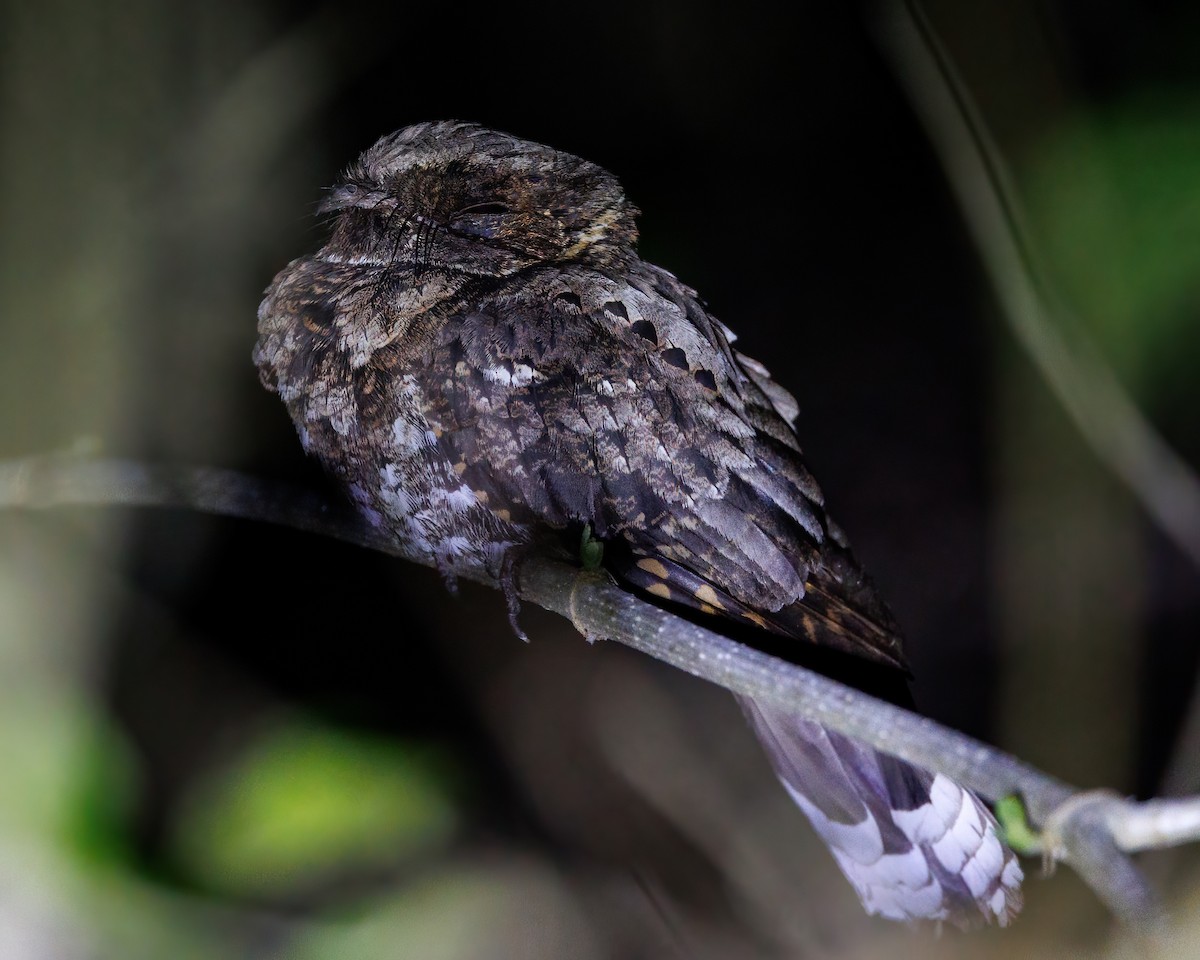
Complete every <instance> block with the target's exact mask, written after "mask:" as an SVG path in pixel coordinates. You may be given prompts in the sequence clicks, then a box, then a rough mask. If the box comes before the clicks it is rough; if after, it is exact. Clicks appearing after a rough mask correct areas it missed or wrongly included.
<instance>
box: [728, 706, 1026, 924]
mask: <svg viewBox="0 0 1200 960" xmlns="http://www.w3.org/2000/svg"><path fill="white" fill-rule="evenodd" d="M739 700H740V702H741V705H742V709H743V710H744V712H745V714H746V717H747V719H748V720H749V722H750V725H751V726H752V727H753V728H754V731H755V732H756V733H757V734H758V737H759V740H760V741H762V744H763V746H764V747H765V748H766V751H767V753H768V755H769V756H770V758H771V763H772V765H773V766H774V768H775V772H776V774H777V775H778V776H779V779H780V780H781V781H782V783H783V785H784V787H785V788H786V789H787V791H788V793H789V794H790V795H791V796H792V799H793V800H795V802H796V804H797V805H798V806H799V807H800V809H801V810H803V811H804V813H805V814H806V815H807V816H808V818H809V820H811V821H812V824H813V826H814V827H815V828H816V830H817V833H818V834H820V836H821V838H822V839H823V840H824V841H825V842H826V843H827V844H828V845H829V848H830V850H831V852H832V853H833V856H834V859H835V860H837V863H838V866H840V867H841V869H842V872H843V873H844V874H845V875H846V878H847V879H848V880H849V881H850V883H851V885H852V886H853V887H854V889H855V890H856V891H857V892H858V895H859V898H860V899H861V900H862V903H863V906H864V907H865V908H866V910H867V912H868V913H872V914H878V915H880V916H883V917H887V918H889V919H892V920H922V919H932V920H946V921H949V922H951V923H954V924H956V925H958V926H975V925H978V924H979V923H981V922H985V923H991V922H995V923H998V924H1000V925H1001V926H1005V925H1006V924H1007V923H1008V922H1009V920H1011V919H1012V918H1013V917H1014V916H1015V915H1016V914H1017V912H1018V911H1019V910H1020V909H1021V880H1022V873H1021V867H1020V865H1019V864H1018V863H1017V859H1016V857H1015V855H1014V854H1013V852H1012V851H1011V850H1009V849H1008V847H1006V846H1005V845H1004V843H1003V842H1002V841H1001V840H1000V837H999V827H998V825H997V823H996V820H995V818H994V817H993V816H992V814H991V811H989V810H988V808H987V807H986V806H984V804H983V803H982V802H981V801H980V800H979V798H978V797H976V796H975V795H974V794H973V793H971V792H970V791H969V790H966V789H964V788H963V787H960V786H959V785H958V784H956V783H955V782H954V781H953V780H950V779H949V778H948V777H945V776H942V775H941V774H936V775H935V774H931V773H929V772H928V771H926V770H921V769H919V768H917V767H913V766H911V765H909V764H907V763H905V762H904V761H902V760H898V759H896V758H895V757H892V756H890V755H888V754H883V753H879V752H877V751H875V750H874V749H873V748H871V747H867V746H865V745H863V744H861V743H858V742H857V741H854V740H851V739H849V738H848V737H845V736H842V735H841V734H838V733H834V732H832V731H829V730H826V729H825V728H823V727H821V726H819V725H818V724H815V723H812V722H811V721H808V720H804V719H802V718H800V717H797V716H795V715H794V714H791V713H788V712H787V711H786V710H781V709H778V708H775V707H772V706H769V705H765V704H760V703H757V702H756V701H754V700H750V699H748V698H739Z"/></svg>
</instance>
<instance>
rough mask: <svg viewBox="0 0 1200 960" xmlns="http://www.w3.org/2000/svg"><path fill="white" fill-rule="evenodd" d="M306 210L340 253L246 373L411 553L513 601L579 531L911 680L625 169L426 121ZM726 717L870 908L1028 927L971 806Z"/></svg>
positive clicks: (1003, 863)
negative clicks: (521, 580) (663, 264)
mask: <svg viewBox="0 0 1200 960" xmlns="http://www.w3.org/2000/svg"><path fill="white" fill-rule="evenodd" d="M319 210H320V212H321V213H322V214H324V215H327V216H328V217H330V218H331V220H332V229H331V231H330V233H329V238H328V241H327V242H326V243H325V245H324V246H323V247H321V248H320V250H318V251H317V252H316V253H315V254H312V255H310V256H303V257H300V258H298V259H296V260H293V261H292V262H291V263H289V264H288V265H287V266H286V267H285V268H284V269H283V270H281V271H280V272H279V274H278V275H277V276H276V277H275V278H274V280H273V281H272V283H271V284H270V286H269V287H268V288H267V290H266V292H265V294H264V297H263V300H262V303H261V305H260V307H259V311H258V340H257V343H256V344H255V347H254V362H255V364H256V366H257V368H258V371H259V375H260V378H261V380H262V382H263V384H264V386H266V387H267V389H269V390H271V391H274V392H276V393H277V394H278V395H279V396H280V398H281V399H282V401H283V402H284V404H285V405H286V407H287V410H288V412H289V414H290V416H291V418H292V421H293V423H294V425H295V427H296V429H297V432H298V434H299V437H300V441H301V444H302V446H303V447H304V449H305V450H306V451H307V452H308V453H309V454H310V455H311V456H313V457H315V458H316V459H317V460H319V461H320V462H321V463H322V464H323V466H324V467H325V469H326V470H327V471H328V472H329V473H330V474H331V475H332V476H333V477H334V478H336V480H337V481H338V482H339V483H340V484H341V486H342V488H343V489H344V490H345V492H346V494H347V495H348V497H349V498H350V499H351V500H352V501H353V502H354V503H355V504H356V506H357V507H358V509H359V510H360V511H361V512H362V514H363V516H364V517H365V519H366V520H367V521H368V522H369V523H370V524H371V525H372V526H373V527H374V528H375V529H377V530H378V531H380V532H381V533H383V534H384V535H385V536H386V537H388V538H390V539H392V540H394V542H396V543H397V544H399V545H402V546H403V548H404V550H405V552H406V554H407V555H409V556H412V557H415V558H416V559H419V560H421V561H423V562H425V563H428V564H430V565H433V566H435V567H436V568H437V569H438V570H440V571H441V573H442V574H443V575H444V576H445V577H446V579H447V581H448V582H449V583H453V580H454V578H455V577H457V576H459V575H463V574H470V575H471V576H473V577H474V578H476V579H485V580H488V581H490V582H493V583H494V584H496V585H498V586H501V587H502V588H504V589H505V590H506V593H508V594H509V596H510V599H511V598H513V597H514V596H515V592H516V590H515V587H514V576H515V571H519V563H520V560H521V558H522V557H524V556H528V555H529V554H530V553H539V552H545V551H550V552H554V551H557V552H558V553H559V554H561V553H562V552H563V551H564V550H566V549H567V547H565V546H564V545H565V544H569V543H571V542H575V543H578V540H579V538H580V537H581V536H582V537H585V538H590V539H592V540H594V541H597V542H598V543H599V544H600V545H601V546H602V550H603V554H602V555H603V564H604V566H605V567H606V569H608V571H609V573H610V574H611V575H612V576H613V577H614V578H615V580H616V581H617V582H618V583H619V584H620V585H621V586H623V587H624V588H626V589H628V590H629V591H630V592H631V593H635V594H637V595H639V596H640V597H642V598H643V599H645V600H646V601H647V602H653V603H658V604H661V605H664V606H667V607H670V608H672V609H675V610H679V611H683V612H686V614H687V615H688V616H691V617H695V618H698V619H700V620H702V621H704V622H706V623H708V624H710V625H715V626H718V627H726V628H728V629H729V630H730V631H731V632H732V633H733V634H736V635H737V636H739V637H749V638H751V640H750V642H753V638H754V637H759V638H763V639H764V640H766V639H767V638H769V639H770V640H771V641H772V642H775V643H780V642H782V643H785V644H791V645H793V646H794V647H795V648H796V649H797V650H801V649H803V650H815V651H830V652H831V655H832V656H833V657H834V658H835V659H839V660H846V661H848V662H850V663H857V664H862V665H864V666H865V667H869V668H870V669H873V670H875V671H877V672H881V673H882V674H884V675H885V676H888V677H892V678H894V679H896V680H898V681H899V683H900V686H902V687H903V686H904V685H905V683H906V678H907V666H906V662H905V659H904V652H903V642H902V639H901V634H900V630H899V627H898V626H897V624H896V621H895V619H894V617H893V616H892V614H891V613H890V611H889V610H888V608H887V606H886V604H885V603H884V602H883V600H882V599H881V598H880V596H879V595H878V592H877V590H876V588H875V587H874V585H873V584H872V582H871V580H870V579H869V577H868V576H867V575H866V574H865V573H864V572H863V570H862V568H861V566H860V564H859V563H858V561H857V560H856V558H855V556H854V554H853V553H852V551H851V549H850V545H849V543H848V541H847V538H846V535H845V534H844V533H843V532H842V531H841V529H840V528H839V527H838V526H837V525H836V524H835V523H834V522H833V521H832V520H831V519H830V518H829V516H828V515H827V514H826V510H825V500H824V496H823V494H822V491H821V488H820V487H819V486H818V484H817V482H816V480H815V479H814V478H813V476H812V474H811V473H810V472H809V470H808V467H807V464H806V461H805V458H804V455H803V453H802V452H801V448H800V445H799V441H798V439H797V433H796V428H795V423H796V419H797V413H798V407H797V403H796V401H795V399H794V398H793V397H792V395H791V394H790V393H789V392H788V391H787V390H785V389H784V388H783V387H782V386H780V385H779V384H778V383H777V382H776V381H775V380H774V379H772V377H771V375H770V373H769V372H768V370H767V368H766V367H765V366H763V365H762V364H761V363H759V362H758V361H756V360H754V359H752V358H750V357H748V356H746V355H744V354H743V353H741V352H739V351H738V350H737V349H736V348H735V346H734V344H735V342H736V336H735V335H734V333H733V332H732V331H731V330H730V329H729V328H728V327H726V326H725V325H724V324H723V323H722V322H721V321H719V320H718V319H716V318H715V317H714V316H713V315H712V314H711V313H710V312H709V311H708V309H707V308H706V306H705V304H704V303H703V301H702V300H701V299H700V298H699V296H698V295H697V293H696V292H695V291H694V290H692V289H691V288H690V287H688V286H686V285H685V284H684V283H682V282H681V281H680V280H678V279H677V278H676V277H675V276H674V275H673V274H671V273H669V272H668V271H666V270H664V269H662V268H660V267H658V266H655V265H654V264H651V263H648V262H646V261H645V260H643V259H642V258H641V257H640V256H639V254H638V250H637V240H638V230H637V224H636V218H637V216H638V214H639V212H640V211H639V210H638V209H637V207H635V206H634V205H633V203H632V202H630V201H629V200H628V199H627V198H626V196H625V193H624V190H623V189H622V187H621V184H620V183H619V181H618V180H617V178H616V177H615V176H613V175H612V174H611V173H609V172H608V171H607V170H605V169H603V168H602V167H600V166H599V165H597V164H594V163H591V162H589V161H587V160H584V159H581V158H579V157H576V156H574V155H572V154H570V153H566V152H563V151H559V150H556V149H553V148H551V147H549V146H545V145H542V144H540V143H535V142H532V141H528V140H523V139H520V138H518V137H516V136H512V135H510V134H507V133H502V132H500V131H496V130H492V129H489V128H487V127H484V126H480V125H477V124H473V123H465V122H459V121H439V122H431V123H422V124H416V125H414V126H409V127H406V128H404V129H402V130H399V131H397V132H395V133H392V134H390V135H387V136H384V137H382V138H381V139H379V140H378V142H376V143H375V144H374V145H373V146H371V147H370V148H368V149H367V150H366V151H365V152H363V153H362V154H361V156H359V157H358V159H357V160H356V161H354V162H353V163H352V164H351V165H350V166H349V167H348V168H347V169H346V171H345V174H344V175H343V176H342V177H341V179H340V181H339V182H338V183H337V184H336V185H335V186H333V187H331V188H330V189H329V190H328V192H327V193H326V195H325V197H324V200H323V201H322V202H321V204H320V207H319ZM511 605H512V608H513V610H515V609H516V605H515V603H512V604H511ZM518 630H519V627H518ZM739 702H740V703H741V706H742V710H743V713H744V715H745V717H746V719H747V721H748V722H749V725H750V727H751V728H752V730H753V731H754V733H755V734H756V735H757V737H758V739H759V741H760V743H761V744H762V746H763V748H764V749H765V751H766V754H767V756H768V758H769V759H770V761H771V764H772V766H773V768H774V771H775V773H776V775H777V776H778V779H779V780H780V781H781V783H782V784H783V786H784V788H785V789H786V792H787V793H788V794H789V795H790V796H791V798H792V799H793V800H794V801H795V804H796V805H797V806H798V807H799V808H800V809H801V810H802V811H803V812H804V814H806V815H807V817H808V819H809V820H810V821H811V823H812V825H813V826H814V828H815V830H816V832H817V833H818V834H819V836H820V837H821V838H822V839H823V840H824V842H825V843H826V844H827V845H828V847H829V848H830V850H831V852H832V854H833V857H834V859H835V860H836V862H837V864H838V866H839V867H840V868H841V870H842V872H843V873H844V874H845V876H846V878H847V879H848V880H849V882H850V884H851V885H852V886H853V888H854V890H855V891H856V892H857V894H858V896H859V898H860V900H861V902H862V904H863V906H864V907H865V909H866V910H867V911H868V912H869V913H872V914H876V915H879V916H882V917H886V918H889V919H893V920H900V921H914V920H923V919H931V920H936V921H948V922H951V923H954V924H957V925H960V926H974V925H978V924H981V923H986V922H995V923H998V924H1001V925H1004V924H1007V923H1008V922H1009V921H1011V920H1012V919H1013V917H1014V916H1015V915H1016V913H1017V912H1018V911H1019V909H1020V906H1021V899H1022V895H1021V880H1022V872H1021V868H1020V865H1019V864H1018V862H1017V859H1016V857H1015V855H1014V854H1013V852H1012V851H1011V850H1010V849H1009V848H1008V847H1007V846H1006V845H1005V843H1004V842H1003V840H1002V839H1001V833H1000V830H999V827H998V825H997V822H996V820H995V818H994V816H993V814H992V813H991V811H990V810H989V809H988V807H987V806H986V805H985V804H984V803H983V802H982V800H980V798H978V797H977V796H976V795H975V794H973V793H972V792H971V791H969V790H967V789H966V788H964V787H962V786H960V785H959V784H957V783H956V782H954V781H953V780H952V779H951V778H949V777H947V776H945V775H943V774H941V773H938V772H937V771H929V770H923V769H920V768H917V767H915V766H912V765H910V764H908V763H906V762H904V761H901V760H899V759H897V758H896V757H894V756H891V755H889V754H886V753H882V752H880V751H878V750H876V749H874V748H872V747H870V746H867V745H865V744H862V743H860V742H857V741H855V740H853V739H851V738H849V737H847V736H844V735H842V734H840V733H837V732H835V731H832V730H826V729H825V728H823V727H821V726H820V725H819V724H816V723H814V722H812V721H810V720H806V719H804V718H803V717H801V716H799V715H797V714H796V713H795V712H794V711H790V710H789V709H788V708H786V707H782V706H779V705H777V704H775V703H766V702H759V701H755V700H754V699H752V698H748V697H744V696H742V697H739Z"/></svg>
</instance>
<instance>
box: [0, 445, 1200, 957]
mask: <svg viewBox="0 0 1200 960" xmlns="http://www.w3.org/2000/svg"><path fill="white" fill-rule="evenodd" d="M114 505H124V506H157V507H170V508H177V509H189V510H198V511H202V512H205V513H212V514H218V515H222V516H231V517H241V518H245V519H252V520H259V521H267V522H270V523H275V524H279V525H282V526H286V527H291V528H295V529H299V530H304V531H308V532H312V533H319V534H323V535H325V536H331V537H335V538H337V539H340V540H344V541H347V542H350V543H355V544H358V545H360V546H363V547H367V548H369V549H372V550H379V551H382V552H385V553H388V554H392V555H393V556H398V557H403V558H405V559H409V560H416V559H417V558H416V557H414V556H413V555H411V554H409V553H406V551H405V550H404V549H403V548H402V547H401V546H398V545H397V544H396V543H395V542H393V541H392V540H390V539H388V538H386V537H385V536H383V535H382V534H381V533H380V532H379V531H378V530H376V529H374V528H372V527H370V526H369V525H368V524H367V523H366V522H365V521H363V520H362V519H361V517H359V515H358V514H357V513H355V512H353V511H352V510H351V509H350V508H349V507H348V506H335V505H332V504H330V503H329V502H328V501H325V500H323V499H321V498H320V497H317V496H315V495H314V494H313V493H312V492H310V491H305V490H298V489H295V488H289V487H285V486H276V485H271V484H269V483H266V482H264V481H261V480H258V479H255V478H253V477H248V476H246V475H244V474H240V473H237V472H234V471H229V470H218V469H211V468H188V467H181V466H156V465H149V464H145V463H138V462H133V461H125V460H93V459H83V458H77V457H69V456H50V457H31V458H26V459H20V460H12V461H6V462H0V509H4V508H7V509H49V508H62V507H69V506H114ZM518 582H519V594H520V596H521V598H522V599H523V600H525V601H527V602H530V603H535V604H537V605H538V606H541V607H545V608H546V609H548V610H552V611H554V612H555V613H558V614H561V615H562V616H564V617H567V618H568V619H569V620H570V621H571V623H572V624H574V626H575V627H576V629H578V630H579V632H580V633H582V634H583V635H584V636H585V637H587V638H588V640H591V641H595V640H602V639H603V640H615V641H618V642H620V643H623V644H625V645H627V646H630V647H633V648H634V649H637V650H640V651H642V652H643V653H647V654H649V655H650V656H652V657H655V658H656V659H659V660H662V661H664V662H666V663H669V664H671V665H672V666H675V667H678V668H679V669H681V670H685V671H687V672H688V673H690V674H692V675H693V676H696V677H700V678H702V679H704V680H708V681H710V682H712V683H715V684H717V685H719V686H722V687H725V688H726V689H728V690H732V691H735V692H737V693H742V694H747V695H750V696H752V697H755V698H757V699H760V700H765V701H771V702H774V703H777V704H781V705H785V706H787V707H788V708H789V709H791V710H794V711H795V712H796V713H798V714H800V715H802V716H804V717H805V718H808V719H811V720H815V721H817V722H819V723H821V724H822V725H823V726H825V727H827V728H829V729H831V730H836V731H839V732H841V733H844V734H846V735H848V736H852V737H855V738H856V739H859V740H862V741H863V742H865V743H869V744H870V745H871V746H873V747H877V748H878V749H880V750H884V751H886V752H888V753H892V754H894V755H896V756H898V757H901V758H903V759H905V760H907V761H909V762H911V763H914V764H916V765H918V766H921V767H925V768H927V769H931V770H936V771H940V772H942V773H944V774H946V775H948V776H950V777H952V778H953V779H955V780H957V781H958V782H959V783H962V784H963V785H965V786H967V787H970V788H971V789H973V790H975V791H976V792H977V793H979V794H980V795H982V796H984V797H988V798H990V799H993V800H994V799H998V798H1000V797H1005V796H1008V795H1011V794H1018V795H1020V796H1021V797H1022V798H1023V799H1024V802H1025V805H1026V809H1027V811H1028V814H1029V817H1030V820H1031V821H1032V822H1033V823H1034V824H1035V825H1037V826H1039V827H1041V829H1042V833H1041V842H1040V846H1038V847H1036V848H1035V849H1038V850H1040V852H1041V853H1042V855H1043V857H1044V858H1045V860H1046V862H1048V863H1054V862H1060V861H1061V862H1066V863H1069V864H1070V865H1071V866H1072V867H1073V868H1074V869H1075V870H1076V871H1077V872H1078V873H1079V874H1080V876H1082V877H1083V879H1084V880H1085V881H1086V882H1087V883H1088V884H1089V885H1090V886H1091V887H1092V889H1093V890H1094V891H1095V892H1096V894H1097V895H1098V896H1099V897H1100V898H1101V899H1102V900H1103V901H1104V903H1105V904H1107V905H1108V907H1109V908H1110V909H1111V910H1112V912H1113V913H1114V914H1115V915H1116V916H1117V917H1118V918H1119V919H1120V920H1121V921H1122V922H1123V923H1125V924H1126V925H1129V926H1131V927H1134V928H1137V929H1141V930H1147V931H1151V932H1153V933H1155V934H1156V935H1158V934H1159V933H1161V932H1162V931H1163V930H1164V927H1163V912H1162V909H1161V906H1160V904H1159V901H1158V898H1157V896H1156V895H1155V893H1154V891H1153V890H1152V889H1151V888H1150V886H1149V884H1147V882H1146V881H1145V879H1144V877H1143V876H1142V875H1141V873H1140V871H1139V870H1138V869H1137V867H1136V866H1135V865H1134V864H1133V862H1132V860H1131V859H1130V858H1129V856H1128V855H1129V854H1130V853H1132V852H1135V851H1138V850H1144V849H1149V848H1152V847H1167V846H1176V845H1179V844H1183V843H1187V842H1190V841H1194V840H1197V839H1200V797H1191V798H1186V799H1181V800H1170V801H1166V800H1152V801H1149V802H1146V803H1136V802H1133V801H1129V800H1125V799H1122V798H1121V797H1118V796H1116V795H1113V794H1109V793H1105V792H1088V791H1079V790H1077V789H1075V788H1074V787H1071V786H1069V785H1067V784H1065V783H1063V782H1062V781H1060V780H1057V779H1055V778H1054V777H1051V776H1049V775H1048V774H1045V773H1043V772H1042V771H1040V770H1038V769H1036V768H1035V767H1032V766H1030V765H1029V764H1027V763H1024V762H1022V761H1021V760H1018V759H1017V758H1016V757H1013V756H1010V755H1008V754H1006V753H1004V752H1002V751H1000V750H997V749H995V748H994V747H990V746H988V745H987V744H984V743H982V742H980V741H978V740H974V739H972V738H970V737H967V736H965V735H964V734H961V733H958V732H956V731H954V730H950V729H948V728H946V727H943V726H941V725H940V724H937V723H935V722H933V721H932V720H929V719H928V718H925V717H921V716H918V715H917V714H914V713H911V712H910V711H908V710H904V709H902V708H900V707H897V706H894V705H892V704H889V703H885V702H883V701H881V700H877V699H875V698H873V697H870V696H868V695H867V694H864V693H862V692H860V691H858V690H855V689H853V688H851V687H847V686H844V685H843V684H840V683H836V682H834V681H832V680H830V679H828V678H826V677H824V676H821V675H820V674H816V673H813V672H812V671H809V670H806V669H804V668H802V667H798V666H796V665H794V664H791V663H788V662H787V661H785V660H780V659H778V658H776V657H772V656H769V655H767V654H764V653H762V652H760V651H757V650H754V649H752V648H750V647H747V646H744V645H742V644H739V643H736V642H735V641H732V640H730V639H728V638H727V637H723V636H721V635H720V634H718V633H714V632H712V631H710V630H706V629H704V628H703V627H699V626H697V625H695V624H692V623H690V622H688V621H686V620H684V619H682V618H680V617H677V616H674V615H672V614H670V613H668V612H666V611H663V610H660V609H658V608H657V607H654V606H652V605H650V604H648V603H645V602H644V601H642V600H640V599H638V598H637V597H636V596H634V595H633V594H631V593H628V592H627V591H625V590H622V589H620V588H619V587H617V586H616V585H615V584H614V583H613V582H612V581H611V580H610V579H609V578H608V577H607V575H605V574H603V573H588V572H584V571H581V570H579V569H578V568H576V567H574V566H572V565H571V564H569V563H566V562H562V561H555V560H550V559H546V558H541V557H531V558H529V559H527V560H526V561H525V562H524V563H523V564H522V565H521V567H520V569H519V570H518ZM492 585H493V586H494V585H495V584H492Z"/></svg>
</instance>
